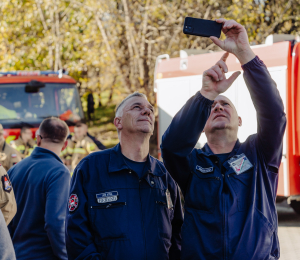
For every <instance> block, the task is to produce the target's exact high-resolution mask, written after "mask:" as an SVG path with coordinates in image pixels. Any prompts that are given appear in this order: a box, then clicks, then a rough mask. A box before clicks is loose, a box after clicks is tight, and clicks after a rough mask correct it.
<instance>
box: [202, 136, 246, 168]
mask: <svg viewBox="0 0 300 260" xmlns="http://www.w3.org/2000/svg"><path fill="white" fill-rule="evenodd" d="M240 146H241V143H240V141H239V139H237V140H236V143H235V145H234V147H233V149H232V151H231V152H230V154H229V156H228V158H227V160H226V161H225V162H224V163H223V166H224V167H225V168H226V169H227V170H228V169H229V167H230V166H229V164H228V163H227V161H228V160H229V159H230V158H231V157H233V156H235V155H236V153H237V151H238V149H239V148H240ZM197 152H198V155H199V156H201V155H203V156H206V157H210V156H215V154H214V153H213V152H212V150H211V149H210V147H209V146H208V144H207V143H206V144H205V145H204V146H203V148H201V149H198V150H197Z"/></svg>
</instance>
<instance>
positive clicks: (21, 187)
mask: <svg viewBox="0 0 300 260" xmlns="http://www.w3.org/2000/svg"><path fill="white" fill-rule="evenodd" d="M68 134H69V128H68V126H67V124H66V123H65V122H64V121H62V120H60V119H58V118H54V117H52V118H47V119H45V120H44V121H43V122H42V123H41V125H40V128H39V130H38V131H37V146H38V147H36V148H35V149H34V151H33V152H32V154H31V155H30V156H29V157H27V158H25V159H23V160H22V161H21V162H19V163H18V164H17V165H15V166H14V167H13V168H12V169H10V170H9V171H8V175H9V177H10V180H11V183H12V185H13V187H14V191H15V197H16V202H17V206H18V211H17V214H16V216H15V217H14V218H13V220H12V221H11V223H10V224H9V231H10V235H11V237H12V241H13V245H14V248H15V252H16V256H17V259H28V258H30V259H44V260H47V259H49V260H50V259H51V260H52V259H64V260H67V253H66V245H65V217H66V210H65V208H66V203H67V199H68V192H69V187H70V173H69V171H68V169H67V168H66V167H65V166H64V165H63V163H62V161H61V160H60V158H59V154H60V152H61V151H62V150H63V149H65V147H66V146H67V136H68Z"/></svg>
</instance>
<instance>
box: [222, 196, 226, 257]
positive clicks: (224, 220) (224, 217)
mask: <svg viewBox="0 0 300 260" xmlns="http://www.w3.org/2000/svg"><path fill="white" fill-rule="evenodd" d="M223 223H224V230H223V232H224V260H226V212H225V198H224V194H223Z"/></svg>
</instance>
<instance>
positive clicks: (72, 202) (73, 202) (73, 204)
mask: <svg viewBox="0 0 300 260" xmlns="http://www.w3.org/2000/svg"><path fill="white" fill-rule="evenodd" d="M78 202H79V201H78V196H77V195H76V194H71V195H70V197H69V204H68V207H69V212H73V211H75V210H76V209H77V208H78Z"/></svg>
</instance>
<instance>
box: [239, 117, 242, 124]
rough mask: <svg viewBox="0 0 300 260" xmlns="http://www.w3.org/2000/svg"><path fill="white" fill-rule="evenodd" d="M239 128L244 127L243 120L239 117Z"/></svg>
mask: <svg viewBox="0 0 300 260" xmlns="http://www.w3.org/2000/svg"><path fill="white" fill-rule="evenodd" d="M239 126H242V118H241V117H240V116H239Z"/></svg>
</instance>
